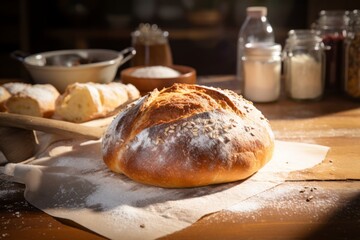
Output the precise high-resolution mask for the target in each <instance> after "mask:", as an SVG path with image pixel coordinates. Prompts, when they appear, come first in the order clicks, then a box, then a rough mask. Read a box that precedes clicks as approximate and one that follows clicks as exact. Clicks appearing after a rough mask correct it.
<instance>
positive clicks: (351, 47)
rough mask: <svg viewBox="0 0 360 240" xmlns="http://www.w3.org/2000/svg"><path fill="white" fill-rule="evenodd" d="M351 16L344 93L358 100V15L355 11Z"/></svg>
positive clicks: (359, 86)
mask: <svg viewBox="0 0 360 240" xmlns="http://www.w3.org/2000/svg"><path fill="white" fill-rule="evenodd" d="M352 16H353V18H352V21H351V23H352V24H351V26H350V27H351V29H350V30H349V34H348V37H347V39H346V48H345V78H344V92H345V94H346V95H347V96H349V97H351V98H353V99H356V100H360V15H359V13H358V11H357V10H355V11H354V12H353V14H352Z"/></svg>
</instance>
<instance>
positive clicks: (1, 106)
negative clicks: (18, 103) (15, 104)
mask: <svg viewBox="0 0 360 240" xmlns="http://www.w3.org/2000/svg"><path fill="white" fill-rule="evenodd" d="M10 97H11V94H10V93H9V91H8V90H6V88H4V87H2V86H0V112H5V111H6V108H5V102H6V101H7V100H8V99H9V98H10Z"/></svg>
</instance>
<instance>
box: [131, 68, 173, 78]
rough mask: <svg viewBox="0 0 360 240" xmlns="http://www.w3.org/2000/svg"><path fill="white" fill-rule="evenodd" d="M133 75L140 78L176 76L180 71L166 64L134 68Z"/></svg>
mask: <svg viewBox="0 0 360 240" xmlns="http://www.w3.org/2000/svg"><path fill="white" fill-rule="evenodd" d="M131 76H133V77H138V78H175V77H178V76H180V72H178V71H176V70H174V69H172V68H169V67H165V66H151V67H143V68H138V69H136V70H134V71H133V72H132V73H131Z"/></svg>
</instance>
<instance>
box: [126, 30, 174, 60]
mask: <svg viewBox="0 0 360 240" xmlns="http://www.w3.org/2000/svg"><path fill="white" fill-rule="evenodd" d="M168 36H169V33H168V32H167V31H162V30H161V29H160V28H158V26H157V25H155V24H154V25H150V24H140V25H139V28H138V29H137V30H136V31H134V32H132V33H131V37H132V46H133V47H134V48H135V50H136V55H135V56H134V57H133V59H132V66H155V65H160V66H170V65H172V64H173V61H172V54H171V49H170V45H169V41H168Z"/></svg>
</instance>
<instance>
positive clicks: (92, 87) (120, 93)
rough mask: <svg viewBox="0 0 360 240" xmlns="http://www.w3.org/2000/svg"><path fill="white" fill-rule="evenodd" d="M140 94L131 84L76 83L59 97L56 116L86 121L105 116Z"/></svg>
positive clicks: (72, 120)
mask: <svg viewBox="0 0 360 240" xmlns="http://www.w3.org/2000/svg"><path fill="white" fill-rule="evenodd" d="M139 96H140V93H139V91H138V90H137V89H136V88H135V87H134V86H132V85H129V84H128V85H124V84H122V83H118V82H111V83H108V84H100V83H74V84H72V85H70V86H68V87H67V88H66V90H65V92H64V93H63V94H62V95H61V96H60V97H59V98H58V99H57V101H56V107H55V117H56V118H60V119H63V120H66V121H70V122H76V123H80V122H86V121H89V120H93V119H96V118H100V117H104V116H106V115H108V114H109V113H110V112H112V111H114V110H115V108H117V107H118V106H120V105H121V104H123V103H125V102H127V101H129V100H134V99H136V98H139Z"/></svg>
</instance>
